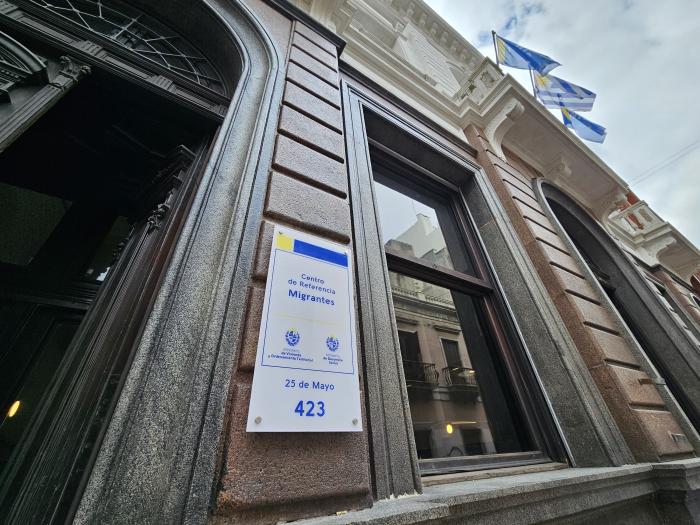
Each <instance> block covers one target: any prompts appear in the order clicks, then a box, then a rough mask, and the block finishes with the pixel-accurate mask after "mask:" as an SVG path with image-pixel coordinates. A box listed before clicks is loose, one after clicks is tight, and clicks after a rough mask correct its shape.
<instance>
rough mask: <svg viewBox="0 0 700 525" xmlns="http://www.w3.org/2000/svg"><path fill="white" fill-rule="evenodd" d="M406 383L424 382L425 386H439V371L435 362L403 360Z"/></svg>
mask: <svg viewBox="0 0 700 525" xmlns="http://www.w3.org/2000/svg"><path fill="white" fill-rule="evenodd" d="M403 371H404V374H405V376H406V383H423V384H424V386H437V384H438V377H439V372H438V371H437V368H436V367H435V364H434V363H424V362H423V361H408V360H406V359H404V360H403Z"/></svg>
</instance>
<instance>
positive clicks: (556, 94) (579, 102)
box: [533, 72, 595, 111]
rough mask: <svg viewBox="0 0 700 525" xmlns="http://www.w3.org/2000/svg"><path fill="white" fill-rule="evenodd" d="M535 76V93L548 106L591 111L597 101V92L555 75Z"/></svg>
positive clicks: (537, 74)
mask: <svg viewBox="0 0 700 525" xmlns="http://www.w3.org/2000/svg"><path fill="white" fill-rule="evenodd" d="M533 74H534V76H535V93H536V94H537V98H539V99H540V101H541V102H542V104H544V105H545V107H548V108H567V109H573V110H576V111H590V110H591V108H592V107H593V102H594V101H595V93H593V92H592V91H589V90H587V89H586V88H582V87H581V86H577V85H576V84H572V83H571V82H567V81H566V80H563V79H561V78H558V77H555V76H553V75H540V74H539V73H536V72H533Z"/></svg>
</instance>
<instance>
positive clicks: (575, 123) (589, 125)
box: [561, 108, 607, 142]
mask: <svg viewBox="0 0 700 525" xmlns="http://www.w3.org/2000/svg"><path fill="white" fill-rule="evenodd" d="M561 116H562V117H563V118H564V124H566V126H567V127H569V128H571V129H573V130H574V131H575V132H576V134H577V135H578V136H579V137H581V138H582V139H583V140H590V141H591V142H603V141H604V140H605V135H607V131H605V128H604V127H603V126H599V125H598V124H596V123H595V122H591V121H590V120H586V119H585V118H583V117H582V116H581V115H579V114H577V113H575V112H573V111H569V110H568V109H566V108H561Z"/></svg>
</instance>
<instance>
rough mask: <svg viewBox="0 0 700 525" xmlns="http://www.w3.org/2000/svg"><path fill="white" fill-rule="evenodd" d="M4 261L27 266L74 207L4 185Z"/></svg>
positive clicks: (0, 253)
mask: <svg viewBox="0 0 700 525" xmlns="http://www.w3.org/2000/svg"><path fill="white" fill-rule="evenodd" d="M0 202H1V203H2V206H0V224H2V228H0V246H2V249H1V250H0V262H4V263H9V264H15V265H18V266H27V265H28V264H29V263H31V262H32V261H33V260H34V257H36V255H37V253H39V250H40V249H41V247H42V246H43V245H44V243H45V242H46V241H47V240H48V238H49V236H50V235H51V232H53V231H54V229H55V228H56V226H57V225H58V223H59V222H61V219H62V218H63V216H64V215H65V214H66V212H67V211H68V209H69V208H70V206H71V202H70V201H66V200H63V199H59V198H58V197H52V196H51V195H45V194H43V193H38V192H36V191H31V190H27V189H24V188H19V187H17V186H11V185H9V184H4V183H0Z"/></svg>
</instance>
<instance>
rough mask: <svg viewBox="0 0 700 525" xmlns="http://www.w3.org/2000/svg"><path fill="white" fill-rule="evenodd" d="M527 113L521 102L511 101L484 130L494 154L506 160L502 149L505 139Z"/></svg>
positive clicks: (513, 99)
mask: <svg viewBox="0 0 700 525" xmlns="http://www.w3.org/2000/svg"><path fill="white" fill-rule="evenodd" d="M524 112H525V107H524V106H523V105H522V103H521V102H520V101H519V100H516V99H515V98H512V99H510V100H509V101H508V102H507V103H506V105H505V106H504V107H503V109H502V110H501V111H499V112H498V113H497V114H496V115H495V116H494V117H493V118H492V119H491V120H490V121H489V123H488V124H487V125H486V127H485V128H484V136H485V137H486V139H487V140H488V141H489V143H490V144H491V147H492V148H493V151H494V153H496V155H498V156H499V157H501V158H502V159H503V160H505V158H506V156H505V154H504V153H503V150H502V149H501V143H502V141H503V137H504V136H505V134H506V133H507V132H508V130H509V129H510V128H511V127H512V126H513V124H515V122H516V120H518V118H520V116H521V115H522V114H523V113H524Z"/></svg>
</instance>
